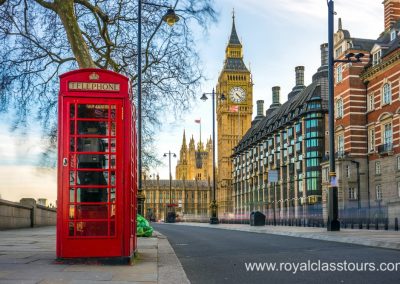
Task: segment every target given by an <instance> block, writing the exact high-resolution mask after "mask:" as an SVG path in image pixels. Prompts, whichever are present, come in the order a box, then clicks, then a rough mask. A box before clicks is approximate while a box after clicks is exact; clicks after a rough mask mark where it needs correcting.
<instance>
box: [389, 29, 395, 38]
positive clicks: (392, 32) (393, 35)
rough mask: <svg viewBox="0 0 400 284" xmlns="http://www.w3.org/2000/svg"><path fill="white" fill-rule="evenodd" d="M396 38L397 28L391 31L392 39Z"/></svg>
mask: <svg viewBox="0 0 400 284" xmlns="http://www.w3.org/2000/svg"><path fill="white" fill-rule="evenodd" d="M395 38H396V30H392V31H391V32H390V41H392V40H394V39H395Z"/></svg>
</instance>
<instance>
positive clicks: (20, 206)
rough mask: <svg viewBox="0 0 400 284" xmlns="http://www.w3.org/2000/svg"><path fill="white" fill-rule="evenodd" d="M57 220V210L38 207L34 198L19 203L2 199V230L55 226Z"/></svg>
mask: <svg viewBox="0 0 400 284" xmlns="http://www.w3.org/2000/svg"><path fill="white" fill-rule="evenodd" d="M56 219H57V214H56V209H55V208H48V207H45V206H42V205H38V204H36V200H35V199H33V198H22V199H21V200H20V202H19V203H17V202H11V201H6V200H2V199H0V230H5V229H18V228H29V227H39V226H54V225H55V224H56Z"/></svg>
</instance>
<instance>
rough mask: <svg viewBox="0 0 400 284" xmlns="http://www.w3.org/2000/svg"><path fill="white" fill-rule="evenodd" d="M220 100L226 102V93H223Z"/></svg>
mask: <svg viewBox="0 0 400 284" xmlns="http://www.w3.org/2000/svg"><path fill="white" fill-rule="evenodd" d="M219 98H220V100H221V101H226V96H225V95H224V93H222V94H221V95H220V96H219Z"/></svg>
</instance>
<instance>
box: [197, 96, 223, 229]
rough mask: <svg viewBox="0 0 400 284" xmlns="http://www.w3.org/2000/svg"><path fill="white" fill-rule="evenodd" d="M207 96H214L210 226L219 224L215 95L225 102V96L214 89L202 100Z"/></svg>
mask: <svg viewBox="0 0 400 284" xmlns="http://www.w3.org/2000/svg"><path fill="white" fill-rule="evenodd" d="M207 95H211V96H212V135H213V141H212V146H213V191H212V193H213V195H212V198H213V199H212V201H211V204H210V207H211V217H210V224H218V223H219V220H218V204H217V200H216V197H215V192H216V186H215V185H216V175H215V95H217V96H219V99H220V100H225V95H224V94H215V91H214V88H213V90H212V93H204V94H203V96H202V97H201V100H203V101H206V100H207V99H208V98H207Z"/></svg>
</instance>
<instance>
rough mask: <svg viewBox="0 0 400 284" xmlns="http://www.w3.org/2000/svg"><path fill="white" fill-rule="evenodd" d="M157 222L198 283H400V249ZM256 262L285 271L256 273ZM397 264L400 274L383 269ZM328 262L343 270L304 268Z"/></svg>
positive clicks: (324, 264)
mask: <svg viewBox="0 0 400 284" xmlns="http://www.w3.org/2000/svg"><path fill="white" fill-rule="evenodd" d="M152 226H154V228H155V230H157V231H159V232H160V233H162V234H163V235H165V236H167V237H168V240H169V242H170V243H171V245H172V247H173V248H174V250H175V253H176V255H177V256H178V258H179V260H180V261H181V263H182V265H183V268H184V270H185V272H186V274H187V277H188V278H189V280H190V281H191V283H194V284H196V283H207V284H211V283H230V284H231V283H252V284H253V283H279V284H280V283H291V284H293V283H296V284H297V283H307V284H309V283H324V284H328V283H352V284H353V283H379V284H382V283H400V252H399V251H396V250H389V249H379V248H372V247H366V246H358V245H351V244H343V243H336V242H327V241H319V240H312V239H304V238H295V237H287V236H278V235H270V234H257V233H249V232H239V231H230V230H219V229H210V228H201V227H195V226H180V225H175V224H155V223H152ZM216 226H218V225H216ZM253 263H260V265H262V264H263V263H267V264H268V265H274V263H276V266H275V268H276V269H277V270H279V269H280V270H281V271H273V272H272V271H267V268H266V266H264V271H255V270H256V268H255V266H253V271H246V265H249V264H253ZM396 264H397V272H396V271H393V272H388V271H385V272H382V271H377V270H378V269H379V270H380V269H386V270H387V269H390V270H395V269H396ZM326 265H329V266H330V267H331V268H332V269H336V270H337V271H301V270H308V268H309V267H311V268H312V270H318V269H320V270H324V269H327V267H326ZM381 265H382V266H381ZM296 267H297V271H296ZM328 268H329V267H328ZM259 269H262V266H259ZM270 269H271V268H270ZM360 269H361V270H363V269H364V270H367V271H357V270H360ZM371 269H375V271H369V270H371ZM345 270H347V271H345ZM348 270H353V271H348Z"/></svg>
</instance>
